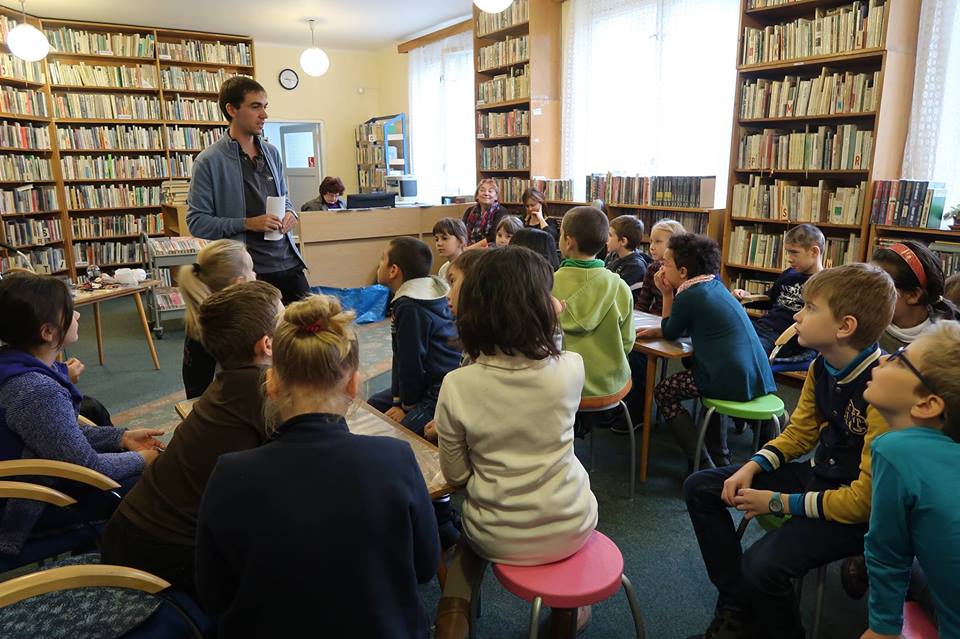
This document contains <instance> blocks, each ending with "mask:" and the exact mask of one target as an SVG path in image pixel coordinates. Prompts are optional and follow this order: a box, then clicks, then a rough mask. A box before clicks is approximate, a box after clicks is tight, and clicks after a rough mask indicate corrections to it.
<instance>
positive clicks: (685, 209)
mask: <svg viewBox="0 0 960 639" xmlns="http://www.w3.org/2000/svg"><path fill="white" fill-rule="evenodd" d="M604 205H605V206H609V207H610V208H613V209H638V210H641V211H673V212H675V213H709V212H710V211H714V210H716V209H712V208H707V207H695V206H658V205H656V204H617V203H615V202H604Z"/></svg>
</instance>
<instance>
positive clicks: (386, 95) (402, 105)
mask: <svg viewBox="0 0 960 639" xmlns="http://www.w3.org/2000/svg"><path fill="white" fill-rule="evenodd" d="M376 53H377V82H378V85H379V89H380V91H379V93H380V111H381V113H382V114H383V115H388V114H392V113H401V112H402V113H406V114H407V115H410V113H409V108H410V107H409V104H410V103H409V101H408V99H407V96H408V93H409V87H408V86H407V81H408V77H409V72H408V66H407V58H408V56H407V54H405V53H397V45H396V44H392V45H390V46H388V47H384V48H382V49H379V50H377V52H376Z"/></svg>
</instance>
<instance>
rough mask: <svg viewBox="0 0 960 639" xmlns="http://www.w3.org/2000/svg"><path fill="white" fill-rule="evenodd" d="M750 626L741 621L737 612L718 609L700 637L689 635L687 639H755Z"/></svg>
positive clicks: (741, 616) (730, 609)
mask: <svg viewBox="0 0 960 639" xmlns="http://www.w3.org/2000/svg"><path fill="white" fill-rule="evenodd" d="M755 637H756V635H755V634H754V632H753V628H752V624H750V623H748V622H747V621H746V620H744V619H743V615H742V613H741V612H740V611H739V610H734V609H733V608H718V609H717V611H716V613H714V617H713V621H711V622H710V626H709V627H708V628H707V631H706V632H705V633H703V634H702V635H691V636H690V637H689V639H755Z"/></svg>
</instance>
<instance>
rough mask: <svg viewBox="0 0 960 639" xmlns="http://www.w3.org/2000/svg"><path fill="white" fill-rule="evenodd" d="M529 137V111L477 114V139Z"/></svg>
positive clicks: (518, 110) (481, 112)
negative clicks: (513, 136)
mask: <svg viewBox="0 0 960 639" xmlns="http://www.w3.org/2000/svg"><path fill="white" fill-rule="evenodd" d="M511 135H530V111H529V110H528V109H514V110H513V111H507V112H505V113H485V112H483V111H480V112H479V113H477V137H478V138H502V137H505V136H511Z"/></svg>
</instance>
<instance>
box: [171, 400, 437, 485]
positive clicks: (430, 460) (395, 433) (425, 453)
mask: <svg viewBox="0 0 960 639" xmlns="http://www.w3.org/2000/svg"><path fill="white" fill-rule="evenodd" d="M196 401H197V400H195V399H188V400H185V401H182V402H177V405H176V409H177V414H178V415H179V416H180V418H181V419H182V418H185V417H186V416H187V415H189V414H190V411H191V410H193V405H194V403H196ZM347 426H348V427H349V428H350V432H351V433H355V434H357V435H374V436H378V437H393V438H394V439H402V440H404V441H405V442H407V443H408V444H410V448H412V449H413V454H414V456H415V457H416V458H417V465H418V466H419V467H420V472H421V473H422V474H423V481H424V482H426V484H427V490H428V491H429V492H430V497H431V498H433V499H436V498H438V497H443V496H444V495H449V494H450V493H452V492H453V490H454V488H453V486H451V485H450V484H448V483H447V480H446V479H445V478H444V476H443V473H442V472H441V471H440V450H439V449H438V448H437V447H436V446H434V445H433V444H431V443H430V442H428V441H427V440H425V439H423V438H421V437H418V436H417V435H414V434H413V433H412V432H410V431H409V430H407V429H406V428H404V427H403V426H401V425H400V424H398V423H397V422H395V421H393V420H392V419H390V418H389V417H387V416H386V415H384V414H383V413H381V412H380V411H378V410H377V409H375V408H373V407H372V406H370V405H369V404H366V403H364V404H362V405H361V406H360V409H359V410H358V411H357V412H356V413H355V414H354V415H348V416H347Z"/></svg>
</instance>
